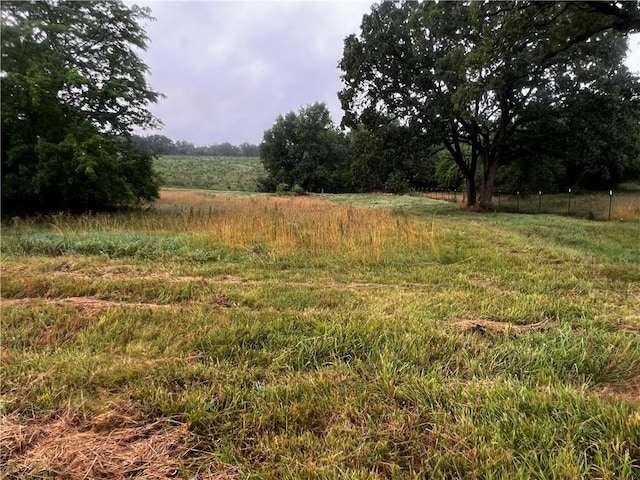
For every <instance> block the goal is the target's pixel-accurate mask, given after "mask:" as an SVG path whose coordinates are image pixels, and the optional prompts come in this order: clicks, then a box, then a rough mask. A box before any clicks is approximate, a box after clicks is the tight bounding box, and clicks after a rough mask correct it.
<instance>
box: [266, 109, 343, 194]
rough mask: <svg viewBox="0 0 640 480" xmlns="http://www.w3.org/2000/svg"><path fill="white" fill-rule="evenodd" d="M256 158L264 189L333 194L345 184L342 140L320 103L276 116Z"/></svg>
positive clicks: (327, 112) (341, 135) (327, 111)
mask: <svg viewBox="0 0 640 480" xmlns="http://www.w3.org/2000/svg"><path fill="white" fill-rule="evenodd" d="M260 158H261V159H262V162H263V164H264V167H265V169H266V170H267V172H268V178H267V179H266V180H265V182H264V183H265V185H264V187H265V189H267V190H270V191H274V190H275V187H276V185H278V184H285V185H288V186H289V187H291V186H293V185H296V184H297V185H299V186H300V187H302V188H303V189H304V190H306V191H318V192H319V191H326V192H336V191H339V190H341V189H343V188H344V187H343V186H344V184H345V183H346V180H347V179H346V172H345V170H344V168H345V165H346V161H347V142H346V138H345V136H344V135H343V134H342V133H341V132H340V131H339V130H338V129H336V128H335V127H334V125H333V122H332V120H331V116H330V114H329V110H328V109H327V106H326V105H325V104H324V103H315V104H313V105H309V106H307V107H306V108H301V109H300V111H299V112H298V113H295V112H289V113H288V114H286V115H285V116H282V115H280V116H279V117H278V118H277V119H276V122H275V124H274V125H273V126H272V127H271V128H270V129H268V130H267V131H265V132H264V138H263V141H262V144H261V145H260Z"/></svg>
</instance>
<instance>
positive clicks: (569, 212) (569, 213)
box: [567, 189, 571, 216]
mask: <svg viewBox="0 0 640 480" xmlns="http://www.w3.org/2000/svg"><path fill="white" fill-rule="evenodd" d="M567 216H571V189H569V207H568V208H567Z"/></svg>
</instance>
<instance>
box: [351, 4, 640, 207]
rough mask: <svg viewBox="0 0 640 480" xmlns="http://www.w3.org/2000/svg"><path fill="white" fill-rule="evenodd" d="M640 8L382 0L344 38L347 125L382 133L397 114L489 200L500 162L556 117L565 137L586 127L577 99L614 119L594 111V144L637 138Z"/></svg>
mask: <svg viewBox="0 0 640 480" xmlns="http://www.w3.org/2000/svg"><path fill="white" fill-rule="evenodd" d="M639 12H640V9H639V7H638V3H637V2H622V3H618V2H588V3H587V2H517V3H516V2H434V1H425V2H420V3H418V2H401V3H397V2H383V3H380V4H377V5H374V6H373V7H372V10H371V13H370V14H368V15H365V16H364V18H363V21H362V26H361V33H360V35H359V36H356V35H351V36H349V37H348V38H347V39H346V40H345V48H344V54H343V58H342V60H341V62H340V67H341V69H342V71H343V77H342V78H343V81H344V83H345V88H344V89H343V90H342V91H341V92H340V93H339V97H340V99H341V102H342V106H343V109H344V110H345V117H344V119H343V124H344V125H346V126H349V127H355V126H357V125H364V126H366V127H368V128H370V129H371V130H372V131H375V130H376V129H377V128H379V127H380V125H382V124H384V122H385V121H387V119H392V120H393V121H397V122H400V124H401V125H403V126H405V127H407V128H409V129H411V130H412V131H414V132H418V133H419V134H420V135H422V136H424V137H425V138H427V139H428V142H427V143H430V144H432V145H434V146H438V145H439V146H441V147H442V148H444V149H446V150H447V151H448V152H449V154H450V156H451V158H452V159H453V161H454V162H455V164H456V165H457V167H458V168H459V169H460V171H461V173H462V174H463V176H464V178H465V181H466V185H467V204H468V206H476V205H477V206H479V207H481V208H482V207H486V206H488V205H489V204H490V202H491V198H492V195H493V188H494V184H495V180H496V177H497V173H498V170H499V168H500V167H502V166H505V165H509V164H510V163H513V162H516V161H520V162H522V161H523V160H524V159H525V158H526V155H525V154H524V152H525V151H526V149H525V148H522V146H523V145H524V144H525V143H526V141H527V139H529V140H530V139H531V138H533V137H535V136H536V135H542V134H544V133H545V129H548V128H553V127H552V125H554V124H556V125H560V126H561V127H562V128H561V130H562V131H563V132H564V133H565V134H566V133H568V132H573V131H576V132H578V131H580V132H584V128H582V127H584V124H581V119H580V116H576V115H575V114H576V113H577V112H576V108H579V105H583V106H587V105H596V104H601V105H606V106H607V107H608V110H609V111H610V114H611V115H612V116H613V117H609V118H608V119H607V120H604V119H602V120H597V119H596V118H595V117H594V116H592V117H590V118H593V119H594V120H596V122H597V123H598V124H599V125H600V127H598V128H592V129H590V130H589V131H588V134H587V135H584V133H583V135H582V137H583V139H584V137H585V136H587V137H588V138H589V143H590V144H591V145H596V144H597V143H598V142H602V139H603V138H606V137H607V136H609V137H613V138H618V137H620V132H621V131H623V130H624V129H628V128H631V131H629V130H626V133H627V134H631V135H630V137H631V138H637V137H634V132H638V126H639V125H640V109H639V108H638V102H639V100H640V95H639V94H640V88H639V83H638V78H637V77H634V76H633V75H631V74H630V73H629V72H628V70H627V69H626V67H625V66H624V64H623V63H622V62H623V60H624V55H625V53H626V48H627V43H626V36H625V33H626V32H628V31H631V30H634V29H638V28H639V25H640V13H639ZM623 112H624V113H623ZM622 116H626V117H625V118H626V119H627V120H623V119H622ZM610 119H616V121H614V122H613V123H611V122H609V121H608V120H610ZM618 120H619V121H618ZM546 131H547V132H548V130H546ZM579 137H580V136H579V135H578V136H577V138H579ZM574 143H575V144H577V143H578V142H574ZM575 144H574V147H575V146H576V145H575ZM582 144H584V142H582ZM555 146H556V147H561V148H558V149H557V150H555V151H554V152H551V154H552V155H553V156H563V155H569V154H570V147H571V146H570V145H567V144H565V145H561V142H556V143H555ZM629 146H630V142H617V141H611V142H609V144H608V147H610V148H608V149H607V155H608V157H610V158H612V159H613V162H614V163H616V164H624V163H625V160H624V159H622V158H621V157H622V156H624V155H627V156H628V154H629V151H628V150H625V148H626V147H629ZM602 151H603V149H602V148H599V149H595V150H594V151H593V152H580V149H579V148H574V150H573V152H572V153H571V154H572V155H577V156H580V155H586V154H589V155H591V156H592V157H596V156H598V155H599V154H600V153H602ZM593 161H594V162H597V161H598V160H595V159H594V160H593ZM478 167H481V171H480V174H481V177H480V178H481V180H480V187H479V188H477V186H476V181H477V173H478Z"/></svg>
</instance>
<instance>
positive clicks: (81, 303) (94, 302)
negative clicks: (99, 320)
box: [0, 297, 174, 310]
mask: <svg viewBox="0 0 640 480" xmlns="http://www.w3.org/2000/svg"><path fill="white" fill-rule="evenodd" d="M42 304H48V305H70V306H73V307H78V308H83V309H86V310H106V309H108V308H113V307H123V306H125V307H133V308H139V309H154V310H155V309H163V308H164V309H170V308H173V307H174V306H173V305H160V304H157V303H128V302H116V301H113V300H101V299H98V298H93V297H69V298H42V297H29V298H0V306H2V307H11V306H15V305H42Z"/></svg>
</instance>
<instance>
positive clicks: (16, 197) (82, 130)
mask: <svg viewBox="0 0 640 480" xmlns="http://www.w3.org/2000/svg"><path fill="white" fill-rule="evenodd" d="M0 5H1V7H0V8H1V14H2V32H1V34H2V66H1V69H2V73H1V81H2V212H3V214H7V213H10V214H14V213H18V214H20V213H33V212H44V211H51V210H71V211H77V210H86V209H99V208H108V207H113V206H121V205H131V204H135V203H138V202H141V201H148V200H152V199H154V198H156V197H157V196H158V186H159V183H158V178H157V176H156V175H155V173H154V172H153V168H152V157H151V156H150V155H149V154H146V153H143V152H141V151H139V150H137V149H136V148H134V146H133V144H132V143H131V141H130V138H131V134H132V131H133V128H134V127H139V128H148V127H154V126H156V125H157V124H158V121H157V120H156V119H155V118H154V117H153V116H152V115H151V113H150V112H149V110H148V109H147V107H148V105H149V104H150V103H152V102H155V101H156V100H157V99H158V97H159V94H158V93H156V92H154V91H153V90H151V89H150V88H149V86H148V85H147V82H146V80H145V73H146V72H147V66H146V65H145V64H144V63H143V62H142V61H141V59H140V58H139V56H138V53H137V52H138V51H139V49H144V48H146V44H147V37H146V34H145V31H144V29H143V27H142V26H141V25H140V23H139V22H140V21H141V20H147V19H149V18H150V16H149V11H148V10H147V9H141V8H138V7H135V6H134V7H128V6H126V5H124V4H123V3H122V2H119V1H102V2H90V1H87V2H76V1H62V0H60V1H37V2H23V1H20V2H11V1H3V2H2V3H1V4H0Z"/></svg>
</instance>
